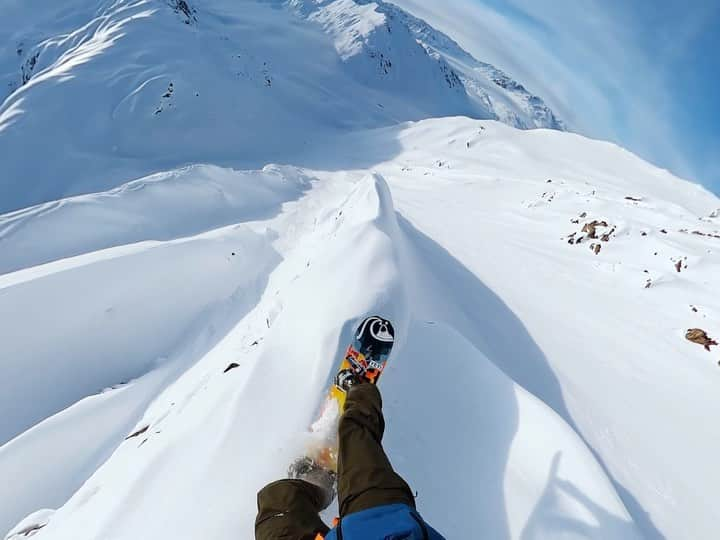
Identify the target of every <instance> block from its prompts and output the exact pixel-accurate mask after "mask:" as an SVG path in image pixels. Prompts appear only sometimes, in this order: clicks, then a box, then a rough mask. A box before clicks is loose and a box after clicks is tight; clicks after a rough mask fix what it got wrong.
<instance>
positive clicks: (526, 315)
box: [0, 119, 720, 540]
mask: <svg viewBox="0 0 720 540" xmlns="http://www.w3.org/2000/svg"><path fill="white" fill-rule="evenodd" d="M388 146H395V147H397V148H399V149H400V150H398V157H397V159H396V160H392V161H387V162H385V163H381V164H379V165H377V166H376V167H375V168H374V170H375V171H377V172H379V173H382V174H383V176H384V178H385V179H386V180H387V182H386V180H385V179H383V178H381V177H380V176H372V175H370V176H368V173H367V171H365V170H363V167H362V164H363V163H365V162H366V160H367V159H370V160H375V161H380V157H381V156H383V155H384V152H385V150H386V148H387V147H388ZM304 163H305V166H306V169H302V170H296V169H292V168H276V167H274V168H269V169H266V170H265V171H264V172H262V173H257V174H252V173H248V172H246V173H237V172H232V171H224V170H223V169H220V168H211V167H205V168H198V169H189V170H185V171H181V172H179V173H177V175H174V174H165V175H159V176H157V177H154V180H155V181H154V182H153V181H151V182H148V181H147V180H144V181H141V182H139V183H138V184H137V185H146V187H145V189H144V190H140V191H137V192H136V191H132V190H122V189H121V190H118V191H113V192H110V193H108V194H98V195H93V196H89V197H87V198H81V199H70V200H67V201H64V203H63V204H58V205H54V206H52V207H51V208H52V210H51V211H49V212H47V213H46V214H43V213H42V212H37V211H28V212H27V214H26V219H25V221H24V222H23V224H22V227H18V228H16V229H14V230H11V229H8V231H9V232H7V233H6V236H5V241H6V242H12V241H13V240H12V239H13V236H14V235H15V234H17V235H20V234H21V233H22V231H23V230H25V231H35V233H34V234H36V235H38V236H39V235H41V234H42V231H50V230H51V229H53V228H59V227H61V224H62V223H63V221H65V220H67V221H68V222H71V223H72V225H73V226H74V227H76V228H77V229H80V230H84V229H85V228H88V229H94V230H96V232H95V233H94V235H91V236H89V237H84V238H85V240H83V237H82V236H78V242H77V243H73V242H64V243H62V244H59V246H64V247H62V249H68V250H69V254H76V253H85V254H83V255H79V256H75V257H71V258H63V257H62V254H61V253H60V252H59V251H56V252H53V253H52V254H51V256H50V254H48V253H47V252H46V251H44V250H39V251H38V252H37V254H38V256H40V255H39V254H42V257H48V258H52V259H55V262H50V263H47V264H42V265H40V266H36V267H33V268H28V269H21V270H18V271H16V272H14V273H11V274H6V275H5V276H3V277H2V278H0V280H1V281H2V284H1V285H0V311H1V312H2V316H1V320H2V321H3V331H4V332H5V333H4V335H3V344H4V345H3V347H4V348H3V362H2V364H1V365H2V370H3V377H2V380H4V381H12V383H11V384H8V385H6V387H5V388H4V390H3V396H5V398H6V402H5V403H4V405H3V407H4V408H5V409H7V408H11V410H12V411H14V412H13V414H11V415H9V416H7V417H5V420H4V421H5V424H3V426H4V429H5V430H6V438H7V436H8V435H9V436H10V437H12V435H13V434H14V433H18V432H19V431H23V430H24V429H25V428H27V427H30V426H33V427H30V429H29V430H28V431H25V432H24V433H22V434H21V435H19V436H18V437H16V438H15V439H13V440H12V441H10V442H8V443H6V444H5V446H3V447H2V449H0V469H1V470H2V475H3V477H9V478H12V479H13V481H12V482H10V483H8V484H7V486H8V487H7V488H6V489H8V490H11V491H6V492H5V493H3V494H2V498H3V500H10V501H11V504H7V505H3V506H2V514H0V516H1V522H2V527H4V528H6V529H9V528H10V527H12V526H13V525H14V524H15V523H17V522H19V521H20V520H21V519H22V518H23V517H24V516H26V515H29V514H31V513H33V512H34V511H36V510H39V509H56V511H55V513H52V512H50V513H49V512H47V511H46V512H42V513H41V514H38V516H39V517H38V518H37V520H36V521H37V522H38V523H36V525H38V526H40V525H42V523H40V522H43V523H44V522H45V521H48V519H49V521H48V523H47V525H45V526H43V527H42V533H38V534H44V535H46V536H47V537H49V538H59V539H64V538H73V539H78V538H79V539H83V538H87V539H91V538H92V539H101V538H102V539H103V540H105V539H115V538H117V539H120V538H135V537H136V535H137V531H138V530H142V531H144V532H147V534H148V535H149V536H152V537H154V538H173V539H178V538H179V539H183V538H188V539H190V538H198V537H205V536H204V535H207V536H208V537H212V538H216V539H220V540H222V539H223V538H227V539H228V540H229V539H231V538H233V539H234V538H238V537H242V538H251V537H252V520H253V516H254V512H255V500H254V495H255V492H256V491H257V489H258V488H260V487H261V486H262V485H263V484H264V483H265V482H267V481H270V480H272V479H275V478H278V477H281V476H282V475H283V474H284V470H285V468H286V466H287V464H288V462H289V461H290V460H291V459H292V458H293V457H294V456H295V455H297V454H298V453H300V452H302V448H303V447H304V445H305V440H306V439H305V438H306V437H307V436H308V435H307V434H306V431H305V430H306V429H307V427H308V426H309V425H310V423H311V422H312V421H313V419H314V417H315V414H316V410H317V407H318V405H319V400H320V396H321V395H322V394H323V389H324V388H325V387H326V385H327V384H328V382H329V378H330V376H331V372H332V370H333V368H334V365H335V361H336V357H337V355H338V354H339V353H340V350H341V348H342V347H343V346H344V344H345V342H346V341H347V339H348V334H349V332H350V331H351V328H352V327H353V325H354V324H355V321H356V320H357V319H358V318H360V317H362V316H363V315H365V314H367V313H371V312H380V313H384V314H386V315H387V316H389V317H391V318H393V319H394V320H395V322H396V325H397V328H398V333H399V335H400V340H399V343H398V348H397V353H396V354H394V355H393V360H392V362H391V364H390V367H389V368H388V372H387V374H386V376H385V377H384V379H383V381H382V388H383V392H384V395H385V405H386V410H387V413H388V431H387V441H386V444H387V448H388V452H389V453H390V455H391V457H392V458H393V460H394V463H395V465H396V466H397V467H398V469H399V470H400V472H401V473H402V474H404V475H405V476H406V477H407V478H408V480H409V482H410V483H411V485H413V487H414V488H415V489H416V490H417V491H418V494H419V498H418V504H419V506H420V508H421V510H422V512H423V513H424V514H425V515H426V516H427V517H428V519H430V520H431V521H432V522H433V524H434V525H437V527H438V528H439V529H440V530H441V531H444V532H446V534H448V535H449V537H463V536H464V537H472V536H473V534H474V531H475V530H477V527H480V528H482V529H483V530H486V531H488V534H489V535H490V536H491V537H494V538H523V539H528V538H529V539H535V538H538V539H540V538H548V539H550V538H558V537H561V536H562V535H573V537H578V538H594V539H606V538H637V537H639V535H640V534H642V536H643V537H645V538H662V537H667V538H671V539H673V538H678V539H679V538H684V537H688V536H690V537H697V538H702V537H707V536H708V535H711V534H712V530H714V526H715V522H714V517H713V516H714V510H713V506H712V499H711V498H710V497H707V494H708V493H711V492H712V491H713V489H714V486H716V485H717V483H718V482H720V478H718V477H717V475H716V474H715V469H713V468H709V467H708V466H707V464H708V463H711V462H712V460H713V459H714V456H715V455H716V454H717V452H718V450H720V449H719V448H718V447H717V445H716V442H715V441H717V440H718V437H717V429H718V428H717V427H716V426H715V424H714V423H712V422H710V421H708V422H707V423H704V425H703V426H702V428H698V423H697V422H698V420H697V419H698V418H703V417H705V416H706V415H707V411H710V410H714V408H716V407H717V406H718V404H717V399H718V398H717V392H716V383H717V380H718V376H719V374H718V371H717V369H718V368H717V366H716V359H715V360H714V359H713V358H714V356H715V354H717V349H716V348H715V347H713V346H709V347H710V349H711V352H710V353H708V352H707V351H705V350H704V349H703V347H701V346H699V345H696V344H695V343H693V342H691V341H688V340H686V339H685V337H684V336H685V332H686V330H687V329H688V328H700V329H702V330H703V331H704V332H706V333H707V335H709V336H710V338H713V337H714V338H716V337H717V336H718V335H720V327H719V326H718V320H719V319H718V314H719V313H720V306H719V305H718V304H717V298H718V297H717V295H716V294H714V293H713V291H715V290H717V287H718V283H717V276H718V275H720V269H719V268H718V266H720V262H719V261H718V255H717V253H718V249H720V247H719V246H718V245H716V244H717V243H718V242H720V238H719V237H720V222H718V217H717V209H718V208H719V207H720V201H718V200H717V198H715V197H713V196H712V195H710V194H709V193H707V192H706V191H704V190H703V189H702V188H700V187H698V186H694V185H692V184H689V183H686V182H683V181H681V180H678V179H676V178H674V177H672V176H671V175H669V174H668V173H667V172H664V171H659V170H657V169H655V168H653V167H652V166H650V165H648V164H647V163H644V162H643V161H641V160H639V159H638V158H636V157H635V156H633V155H631V154H629V153H627V152H625V151H623V150H621V149H618V148H616V147H614V146H613V145H610V144H607V143H601V142H595V141H588V140H586V139H584V138H582V137H578V136H575V135H571V134H564V133H559V132H551V131H528V132H522V131H517V130H514V129H511V128H508V127H506V126H503V125H502V124H498V123H495V122H478V121H472V120H468V119H446V120H435V121H427V122H421V123H418V124H410V125H405V126H400V127H394V128H382V129H377V130H371V131H368V132H364V133H356V134H352V135H348V136H346V137H344V138H338V139H336V140H335V141H333V142H332V143H331V142H328V143H327V144H326V146H325V151H324V152H320V151H316V152H309V153H308V154H307V155H306V156H305V157H304ZM342 163H344V164H345V167H346V170H344V171H343V170H341V169H340V166H341V164H342ZM195 175H197V176H195ZM196 177H197V178H198V179H199V178H203V179H204V182H207V183H208V184H209V185H212V186H213V189H216V190H217V192H218V197H217V198H216V199H213V198H206V197H205V195H203V194H204V193H206V191H205V190H203V189H201V186H202V185H197V184H195V183H194V182H193V180H192V179H193V178H196ZM282 178H286V179H287V180H288V182H287V183H285V182H283V181H282ZM628 179H632V182H630V181H629V180H628ZM251 181H252V182H256V183H257V185H256V186H254V187H253V188H252V189H250V184H248V182H251ZM235 182H239V184H238V185H236V184H235ZM131 185H133V184H131ZM203 185H204V184H203ZM283 186H287V187H283ZM245 189H248V190H249V191H243V190H245ZM155 190H157V191H155ZM143 191H144V192H145V193H146V195H144V196H141V195H140V194H141V193H142V192H143ZM171 192H173V193H174V196H173V195H170V193H171ZM391 192H392V195H391ZM233 193H234V194H235V195H231V194H233ZM243 193H246V196H247V197H248V198H247V199H245V200H244V201H245V202H246V203H247V205H245V204H239V203H238V204H229V203H228V200H230V201H233V200H237V201H240V200H243V195H242V194H243ZM133 194H135V195H133ZM221 195H222V196H221ZM233 197H235V199H233ZM393 199H394V201H393ZM253 200H256V202H257V204H258V212H257V213H256V212H250V211H248V208H249V207H250V206H252V204H253V203H252V201H253ZM183 201H185V204H183ZM212 201H216V204H217V205H218V206H217V208H218V214H217V221H216V222H213V219H215V218H212V217H211V216H212V212H210V208H211V207H212V206H213V204H215V203H213V202H212ZM282 201H285V202H284V203H282ZM281 203H282V206H278V205H279V204H281ZM248 205H249V206H248ZM181 207H186V208H187V209H188V212H187V214H186V222H185V223H182V224H181V220H178V221H176V222H173V221H172V220H170V221H168V226H167V227H166V228H158V226H157V224H155V223H153V221H152V220H150V219H145V218H149V217H151V216H156V215H157V216H166V217H165V218H164V219H165V220H167V219H169V218H170V217H171V216H172V215H174V214H175V212H176V211H177V209H178V208H181ZM86 208H88V209H93V211H92V212H91V211H89V210H85V209H86ZM263 208H265V209H264V210H263ZM62 209H65V210H62ZM190 209H195V210H197V212H194V210H193V211H191V210H190ZM119 210H122V212H120V213H119V214H117V212H118V211H119ZM63 212H64V213H63ZM23 215H25V214H23ZM115 215H119V216H121V217H123V216H124V217H123V218H122V219H119V220H115V221H113V218H112V217H113V216H115ZM233 215H235V217H234V218H233ZM53 216H55V217H53ZM62 216H66V218H65V219H61V218H62ZM126 218H127V219H126ZM6 219H7V218H6ZM55 219H56V220H57V221H54V220H55ZM195 219H196V220H197V221H195ZM233 219H234V220H236V221H235V225H232V224H231V222H233ZM248 220H253V221H248ZM10 221H11V222H12V219H11V220H10ZM104 222H109V223H116V224H117V225H116V226H114V227H110V228H107V229H102V228H100V229H98V224H100V223H104ZM134 222H136V223H139V224H143V225H142V227H141V229H142V230H143V231H145V234H140V233H139V232H135V231H133V229H132V227H130V225H131V224H132V223H134ZM213 223H214V225H213ZM123 224H126V225H127V226H128V227H127V228H124V227H125V226H123ZM214 226H219V227H220V228H218V229H214V230H207V229H208V227H214ZM123 231H124V232H123ZM158 231H162V232H163V234H165V235H166V236H165V237H164V238H163V239H162V241H157V240H156V241H151V242H150V241H143V242H140V243H137V244H130V245H118V246H117V247H110V246H113V245H115V244H117V242H121V241H123V240H125V241H134V240H135V239H146V238H152V237H153V236H155V237H157V236H158V235H159V232H158ZM203 231H206V232H203ZM47 234H49V232H48V233H47ZM173 234H177V235H182V234H195V235H196V236H191V237H189V238H178V239H173V238H172V235H173ZM126 235H127V236H126ZM138 235H139V236H138ZM32 244H33V245H35V244H37V241H36V240H33V242H32ZM8 245H12V244H8ZM94 246H99V247H104V248H105V249H101V250H100V251H88V250H92V249H94ZM598 246H600V248H599V249H598ZM12 251H13V252H14V251H16V250H15V249H13V250H12ZM233 253H234V255H233ZM17 260H19V259H17ZM18 264H19V263H18ZM8 359H10V360H8ZM231 365H234V366H233V369H230V370H228V369H227V368H228V367H230V366H231ZM118 385H119V386H118ZM102 388H109V389H110V390H108V391H105V392H100V393H98V392H99V391H100V390H101V389H102ZM27 396H31V398H28V397H27ZM430 397H432V399H429V398H430ZM77 400H79V401H77ZM68 406H69V407H68ZM64 407H68V408H66V409H63V408H64ZM8 421H10V422H12V424H8V423H7V422H8ZM38 422H40V423H38ZM131 434H135V436H132V437H130V438H129V439H127V440H124V439H125V437H127V436H128V435H131ZM48 448H53V449H54V451H53V452H52V453H50V454H48V452H47V449H48ZM689 448H692V449H693V450H692V452H693V456H694V458H693V459H692V460H688V459H687V452H688V449H689ZM658 449H662V451H658ZM669 461H670V462H672V463H674V464H675V465H674V466H673V467H669V466H668V465H667V463H668V462H669ZM31 469H33V470H38V471H40V472H41V473H42V474H38V475H31V476H30V475H28V474H27V472H26V471H28V470H31ZM179 471H181V472H179ZM198 500H203V501H204V504H203V505H198V504H197V501H198ZM334 511H336V510H332V509H331V510H330V512H329V513H328V515H327V516H326V517H327V518H330V517H332V516H331V515H330V514H332V513H333V512H334ZM470 513H471V514H472V515H473V516H474V520H472V521H468V520H467V519H466V517H467V515H469V514H470ZM41 518H42V519H41ZM33 519H34V518H29V520H25V521H24V522H23V523H22V524H21V525H22V527H20V528H21V529H23V528H26V527H29V526H33V523H32V522H33Z"/></svg>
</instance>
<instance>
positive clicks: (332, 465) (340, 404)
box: [308, 316, 395, 472]
mask: <svg viewBox="0 0 720 540" xmlns="http://www.w3.org/2000/svg"><path fill="white" fill-rule="evenodd" d="M394 343H395V329H394V328H393V325H392V323H391V322H390V321H389V320H387V319H384V318H383V317H378V316H372V317H368V318H367V319H365V320H363V321H362V322H361V323H360V325H359V326H358V327H357V329H356V330H355V333H354V334H353V340H352V343H350V345H349V346H348V348H347V350H346V351H345V354H344V355H343V357H342V358H341V360H340V363H339V366H338V369H337V372H336V374H335V377H334V379H333V383H332V385H331V386H330V389H329V390H328V392H327V395H326V397H325V400H324V402H323V406H322V408H321V411H320V415H319V417H318V419H317V420H316V421H315V423H314V424H313V425H312V427H311V431H312V432H314V433H316V434H317V435H318V436H319V438H318V440H316V441H315V443H314V444H313V446H314V448H311V451H310V452H309V456H308V457H310V458H311V459H312V460H313V461H315V463H317V465H319V466H320V467H322V468H324V469H327V470H330V471H333V472H337V458H338V441H337V427H338V422H339V420H340V416H341V415H342V413H343V411H344V409H345V399H346V397H347V392H348V391H349V385H348V382H349V381H352V380H353V379H356V380H357V379H360V380H362V381H363V382H366V383H370V384H377V383H378V381H379V380H380V376H381V375H382V373H383V371H384V370H385V366H386V365H387V361H388V358H389V357H390V352H391V351H392V348H393V344H394Z"/></svg>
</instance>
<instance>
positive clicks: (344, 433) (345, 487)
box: [255, 384, 415, 540]
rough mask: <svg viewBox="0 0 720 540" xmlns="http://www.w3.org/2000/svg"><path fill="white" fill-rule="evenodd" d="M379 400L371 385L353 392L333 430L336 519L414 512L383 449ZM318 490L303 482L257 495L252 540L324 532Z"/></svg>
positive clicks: (293, 539)
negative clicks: (392, 507) (384, 510)
mask: <svg viewBox="0 0 720 540" xmlns="http://www.w3.org/2000/svg"><path fill="white" fill-rule="evenodd" d="M384 431H385V420H384V418H383V415H382V399H381V397H380V392H379V391H378V389H377V387H376V386H374V385H372V384H361V385H358V386H354V387H353V388H351V389H350V392H349V393H348V396H347V400H346V402H345V413H344V414H343V415H342V417H341V418H340V424H339V428H338V436H339V455H338V477H337V478H338V501H339V505H340V517H341V518H342V517H344V516H347V515H349V514H354V513H356V512H360V511H362V510H368V509H370V508H375V507H377V506H383V505H387V504H398V503H400V504H407V505H409V506H410V507H412V508H415V499H414V497H413V494H412V492H411V491H410V487H409V486H408V485H407V483H406V482H405V480H403V479H402V478H401V477H400V475H398V474H397V473H396V472H395V471H394V470H393V468H392V465H391V464H390V461H389V460H388V458H387V455H385V451H384V450H383V448H382V437H383V433H384ZM321 502H322V493H321V491H320V488H319V487H317V486H315V485H313V484H310V483H308V482H305V481H303V480H280V481H278V482H274V483H272V484H270V485H268V486H266V487H264V488H263V489H262V490H261V491H260V493H258V515H257V519H256V521H255V538H256V540H281V539H282V540H315V537H316V535H317V534H318V533H320V534H321V535H323V536H324V535H325V534H326V533H327V532H328V527H327V525H325V523H323V521H322V520H321V519H320V516H319V512H320V510H321Z"/></svg>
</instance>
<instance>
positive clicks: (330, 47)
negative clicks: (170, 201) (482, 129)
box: [0, 0, 555, 212]
mask: <svg viewBox="0 0 720 540" xmlns="http://www.w3.org/2000/svg"><path fill="white" fill-rule="evenodd" d="M398 13H401V12H400V11H399V10H398V9H397V8H392V9H391V8H390V6H387V5H385V4H382V3H381V4H380V5H379V6H378V5H377V4H375V3H368V2H366V1H354V0H323V1H322V2H314V1H309V0H288V1H284V0H283V1H280V0H272V1H262V2H261V1H259V0H247V1H244V2H241V3H238V2H234V1H230V0H207V1H205V2H202V3H199V2H198V3H197V5H196V4H195V3H194V2H190V4H188V3H186V2H184V1H183V2H180V1H177V0H168V1H165V0H117V1H115V0H112V1H111V0H70V1H68V2H62V3H58V2H54V1H50V0H33V1H32V2H30V3H28V2H19V1H10V2H5V3H4V4H3V16H2V18H0V163H2V164H3V174H2V176H0V211H3V212H7V211H10V210H17V209H20V208H24V207H27V206H31V205H34V204H38V203H41V202H49V201H53V200H56V199H59V198H62V197H67V196H69V195H77V194H82V193H91V192H97V191H104V190H107V189H110V188H112V187H116V186H118V185H120V184H122V183H124V182H126V181H128V180H129V179H131V178H138V177H141V176H145V175H148V174H150V173H153V172H158V171H162V170H167V169H171V168H176V167H178V166H181V165H185V164H189V163H198V162H201V163H207V162H210V163H215V164H220V165H231V166H234V167H235V168H261V167H262V166H264V165H265V164H266V163H268V162H281V161H282V162H288V161H291V157H292V156H293V155H298V154H300V155H301V154H302V153H304V151H305V150H306V149H307V147H308V146H313V145H314V144H315V143H316V140H317V138H318V136H320V135H327V134H328V133H332V134H338V133H342V132H345V131H347V130H348V129H357V128H368V127H378V126H387V125H392V124H396V123H397V122H398V121H402V120H418V119H422V118H428V117H437V116H448V115H458V114H463V115H468V116H472V117H476V118H496V117H502V118H508V119H509V118H510V117H509V116H508V115H507V114H505V113H504V112H503V113H500V114H496V113H495V112H494V109H493V107H494V105H493V104H492V103H490V102H487V103H485V102H481V101H480V100H478V99H476V95H475V94H476V93H475V92H474V91H471V90H470V89H468V88H467V87H466V86H465V85H464V84H463V83H462V81H461V80H460V78H459V76H458V75H457V73H455V72H454V70H453V68H452V67H451V66H450V65H449V64H448V63H447V62H446V60H445V59H444V58H442V57H436V56H434V55H431V54H428V52H427V51H426V49H425V48H423V46H421V45H420V44H418V43H417V42H416V37H417V36H416V33H415V31H414V27H412V26H411V25H410V23H409V22H408V21H410V20H412V19H411V18H410V16H409V15H408V16H405V15H404V16H402V17H401V16H399V15H398ZM425 32H426V33H427V34H430V35H431V34H432V30H431V29H429V27H425ZM496 88H497V89H498V90H499V87H497V86H496ZM503 92H504V91H502V92H500V93H503ZM508 100H510V101H511V99H510V97H508V98H507V100H506V101H508ZM508 103H509V101H508ZM503 107H505V106H503ZM511 108H512V110H513V111H514V112H513V114H512V116H513V118H514V119H521V120H517V122H515V120H513V122H515V123H516V124H518V125H522V126H534V125H541V126H546V127H555V126H554V125H553V124H552V123H542V122H540V123H538V121H537V120H533V118H534V116H537V115H534V113H532V112H528V111H526V110H525V109H524V108H523V107H521V106H518V107H511ZM503 110H504V109H503ZM533 115H534V116H533Z"/></svg>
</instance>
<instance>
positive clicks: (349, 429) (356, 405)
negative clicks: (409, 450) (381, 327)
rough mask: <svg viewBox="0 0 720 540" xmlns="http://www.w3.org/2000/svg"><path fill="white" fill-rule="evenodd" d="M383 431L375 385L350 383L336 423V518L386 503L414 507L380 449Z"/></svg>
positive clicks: (403, 485)
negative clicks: (338, 423)
mask: <svg viewBox="0 0 720 540" xmlns="http://www.w3.org/2000/svg"><path fill="white" fill-rule="evenodd" d="M384 431H385V420H384V419H383V415H382V399H381V397H380V392H379V391H378V389H377V387H376V386H375V385H373V384H359V385H356V386H353V387H352V388H351V389H350V391H349V392H348V395H347V399H346V401H345V413H344V414H343V416H342V418H341V419H340V426H339V443H340V444H339V455H338V500H339V504H340V517H344V516H346V515H348V514H354V513H356V512H360V511H362V510H368V509H370V508H375V507H377V506H383V505H387V504H407V505H409V506H410V507H412V508H415V498H414V497H413V494H412V491H410V487H409V486H408V485H407V483H406V482H405V480H403V479H402V478H401V477H400V475H398V474H397V473H396V472H395V471H394V470H393V468H392V465H391V464H390V461H389V460H388V458H387V455H385V451H384V450H383V448H382V437H383V433H384Z"/></svg>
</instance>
